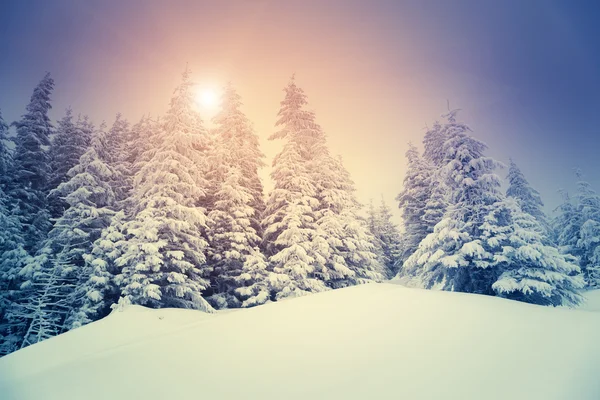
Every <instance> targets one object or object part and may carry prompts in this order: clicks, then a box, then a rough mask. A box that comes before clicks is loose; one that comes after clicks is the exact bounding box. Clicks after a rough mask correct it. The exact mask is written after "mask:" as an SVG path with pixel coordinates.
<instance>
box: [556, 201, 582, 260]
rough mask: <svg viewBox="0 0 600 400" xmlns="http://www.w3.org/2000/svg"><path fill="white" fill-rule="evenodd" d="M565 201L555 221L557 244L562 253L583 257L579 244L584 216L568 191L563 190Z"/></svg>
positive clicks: (558, 208) (557, 210)
mask: <svg viewBox="0 0 600 400" xmlns="http://www.w3.org/2000/svg"><path fill="white" fill-rule="evenodd" d="M561 194H562V197H563V201H562V203H561V205H559V206H558V207H557V209H556V210H555V211H556V212H558V214H557V216H556V217H555V218H554V221H553V228H554V232H555V240H556V243H557V245H558V247H559V249H560V251H561V252H562V253H568V254H572V255H573V256H575V257H578V258H579V257H581V252H580V248H579V247H578V242H579V239H580V234H581V232H580V231H581V225H582V223H583V222H582V216H581V213H580V212H579V210H578V207H577V204H575V203H574V202H573V201H572V199H571V196H569V193H568V192H567V191H564V190H561Z"/></svg>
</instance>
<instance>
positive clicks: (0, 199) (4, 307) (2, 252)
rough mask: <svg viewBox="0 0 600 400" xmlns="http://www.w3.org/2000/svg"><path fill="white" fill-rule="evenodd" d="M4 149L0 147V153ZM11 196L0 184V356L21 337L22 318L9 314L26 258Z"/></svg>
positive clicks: (10, 348) (19, 225)
mask: <svg viewBox="0 0 600 400" xmlns="http://www.w3.org/2000/svg"><path fill="white" fill-rule="evenodd" d="M2 151H6V149H4V150H3V149H0V152H2ZM1 157H2V154H0V158H1ZM9 204H10V199H9V198H8V196H7V195H6V194H5V192H4V190H3V189H2V187H0V227H2V229H0V356H2V355H5V354H8V353H10V352H12V351H15V350H17V349H18V347H19V344H20V342H21V340H22V337H23V327H24V325H23V322H24V321H22V320H20V319H18V318H16V317H15V316H13V315H11V313H10V311H11V308H12V305H13V303H14V302H15V301H17V300H18V299H20V298H22V297H23V292H22V291H21V290H20V288H19V284H20V279H19V278H18V273H19V271H20V270H21V268H22V267H23V265H24V263H25V262H26V260H27V257H28V254H27V252H26V251H25V250H24V248H23V237H22V236H21V230H22V229H21V224H20V222H19V219H18V218H17V216H16V215H13V214H11V211H10V207H9Z"/></svg>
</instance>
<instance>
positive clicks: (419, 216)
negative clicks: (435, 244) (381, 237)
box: [396, 143, 434, 268]
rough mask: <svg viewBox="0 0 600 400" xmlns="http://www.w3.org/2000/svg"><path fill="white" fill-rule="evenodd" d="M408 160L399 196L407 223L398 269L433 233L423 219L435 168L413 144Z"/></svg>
mask: <svg viewBox="0 0 600 400" xmlns="http://www.w3.org/2000/svg"><path fill="white" fill-rule="evenodd" d="M406 158H407V159H408V171H407V172H406V176H405V177H404V188H403V189H402V192H400V194H399V195H398V197H396V200H398V203H399V204H398V206H399V207H400V210H401V211H402V220H403V222H404V233H403V245H402V253H401V254H400V256H399V258H398V267H399V268H401V267H402V265H403V264H404V262H405V261H406V260H407V259H408V258H409V257H410V256H411V254H413V253H414V252H415V250H416V249H417V247H418V246H419V243H421V241H422V240H423V239H424V238H425V236H427V234H428V233H430V223H428V221H426V220H425V219H424V216H425V212H426V207H427V203H428V201H429V199H430V195H431V190H432V187H431V177H432V174H433V173H434V170H433V168H432V165H431V164H429V163H428V162H427V161H425V160H424V159H423V158H422V157H421V156H420V155H419V151H418V150H417V148H416V147H415V146H414V145H413V144H411V143H409V148H408V151H407V152H406Z"/></svg>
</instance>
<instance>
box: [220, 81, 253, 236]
mask: <svg viewBox="0 0 600 400" xmlns="http://www.w3.org/2000/svg"><path fill="white" fill-rule="evenodd" d="M241 107H242V100H241V97H240V95H239V94H238V93H237V92H236V90H235V89H234V87H233V86H232V85H231V83H229V84H228V85H227V86H226V87H225V90H224V93H223V97H222V101H221V111H220V112H219V113H218V114H217V115H216V116H215V118H214V119H213V123H214V124H215V126H216V127H215V129H214V137H215V139H214V141H215V143H214V147H213V149H214V151H213V152H212V153H213V154H212V158H213V160H212V163H213V166H212V167H213V169H212V171H211V172H212V175H213V176H212V177H211V178H212V180H213V182H216V183H215V185H216V187H217V188H218V186H219V185H220V183H221V182H223V181H224V179H225V175H226V174H227V173H228V172H229V169H230V167H232V166H233V167H237V168H239V169H240V171H241V172H242V176H241V181H240V184H241V185H243V186H244V187H245V188H247V189H248V190H249V191H250V192H251V196H252V201H251V202H250V206H251V207H252V208H253V209H254V210H255V212H254V215H253V217H252V220H253V221H252V226H253V227H254V228H255V229H256V230H257V231H259V230H260V221H258V219H259V218H260V215H261V214H262V212H263V211H264V208H265V204H264V198H263V196H264V193H263V185H262V182H261V180H260V178H259V176H258V171H259V170H260V168H262V167H264V166H265V164H264V161H263V159H264V157H265V156H264V154H263V153H262V152H261V151H260V147H259V142H258V135H257V134H256V132H254V129H253V127H252V123H251V122H250V121H249V120H248V118H247V117H246V115H245V114H244V113H243V112H242V110H241ZM217 190H218V189H217Z"/></svg>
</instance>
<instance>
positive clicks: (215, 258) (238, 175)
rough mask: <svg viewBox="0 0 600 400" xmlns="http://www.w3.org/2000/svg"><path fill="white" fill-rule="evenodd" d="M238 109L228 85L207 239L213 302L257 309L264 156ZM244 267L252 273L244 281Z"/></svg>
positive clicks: (262, 291)
mask: <svg viewBox="0 0 600 400" xmlns="http://www.w3.org/2000/svg"><path fill="white" fill-rule="evenodd" d="M241 106H242V102H241V97H240V96H239V95H238V94H237V92H236V91H235V89H234V88H233V86H232V85H231V84H228V85H227V86H226V88H225V90H224V94H223V97H222V101H221V111H220V112H219V113H218V114H217V115H216V116H215V118H214V119H213V122H214V124H215V126H216V127H215V129H214V130H213V142H212V146H211V151H210V161H211V168H210V171H209V179H210V186H211V190H210V193H211V195H210V197H211V199H210V200H209V207H210V209H211V211H210V214H209V216H210V218H209V219H210V221H212V222H211V224H210V225H209V237H210V244H211V257H210V258H211V264H212V265H213V267H214V269H213V274H212V278H211V280H212V281H213V285H212V286H213V291H214V293H215V294H214V295H213V296H211V300H212V301H213V303H214V304H215V305H216V306H218V307H223V306H228V307H238V306H242V305H243V306H249V305H257V304H261V303H264V302H265V301H267V300H268V299H269V289H268V286H269V284H268V282H267V279H268V276H269V275H268V273H267V270H266V267H267V263H266V260H265V258H264V256H263V255H262V254H261V252H260V250H259V246H260V245H261V236H262V232H261V227H260V217H261V215H262V212H263V211H264V199H263V187H262V182H261V180H260V178H259V176H258V171H259V169H260V168H261V167H262V166H263V165H264V163H263V161H262V159H263V158H264V155H263V154H262V153H261V151H260V149H259V144H258V136H257V135H256V133H255V132H254V130H253V128H252V125H251V123H250V121H249V120H248V118H247V117H246V116H245V115H244V113H243V112H242V111H241ZM249 263H251V264H252V266H251V267H250V265H249ZM248 268H251V272H252V273H251V274H247V275H244V278H242V277H241V275H242V274H243V273H244V272H243V271H246V270H248ZM254 279H256V281H253V280H254ZM239 285H241V286H243V287H244V288H245V289H242V288H240V287H239ZM250 287H252V289H250Z"/></svg>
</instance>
